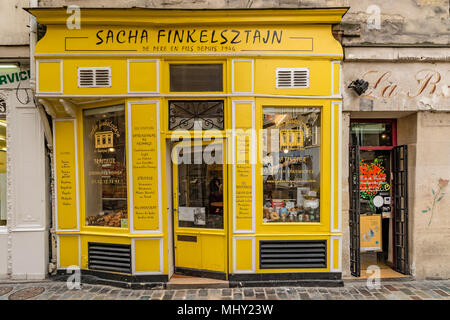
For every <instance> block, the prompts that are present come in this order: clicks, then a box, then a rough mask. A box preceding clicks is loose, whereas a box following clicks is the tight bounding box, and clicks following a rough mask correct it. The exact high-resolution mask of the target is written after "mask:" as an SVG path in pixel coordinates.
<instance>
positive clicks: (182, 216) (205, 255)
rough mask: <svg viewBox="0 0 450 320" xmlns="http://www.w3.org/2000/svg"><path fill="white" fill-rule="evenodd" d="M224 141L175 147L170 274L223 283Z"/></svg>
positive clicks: (225, 215) (224, 248)
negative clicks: (172, 272)
mask: <svg viewBox="0 0 450 320" xmlns="http://www.w3.org/2000/svg"><path fill="white" fill-rule="evenodd" d="M224 150H225V140H223V139H216V140H215V141H213V142H205V141H200V140H199V141H197V140H190V141H188V142H185V141H183V142H180V143H177V144H176V145H175V146H174V149H173V152H172V163H173V167H172V170H173V203H174V246H175V248H174V249H175V250H174V251H175V273H177V274H184V275H189V276H196V277H207V278H215V279H222V280H225V279H226V275H227V258H228V255H227V251H228V248H227V201H226V200H227V196H226V195H227V192H226V190H227V181H226V177H227V172H226V165H224V159H226V158H225V151H224Z"/></svg>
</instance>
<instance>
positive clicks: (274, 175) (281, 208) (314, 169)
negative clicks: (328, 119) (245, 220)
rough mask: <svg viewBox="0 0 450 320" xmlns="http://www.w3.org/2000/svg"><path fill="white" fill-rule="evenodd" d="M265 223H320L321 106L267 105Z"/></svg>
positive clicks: (265, 126)
mask: <svg viewBox="0 0 450 320" xmlns="http://www.w3.org/2000/svg"><path fill="white" fill-rule="evenodd" d="M263 222H264V223H281V222H285V223H289V222H290V223H294V222H320V109H318V108H296V107H276V108H263Z"/></svg>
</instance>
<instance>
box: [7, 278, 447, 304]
mask: <svg viewBox="0 0 450 320" xmlns="http://www.w3.org/2000/svg"><path fill="white" fill-rule="evenodd" d="M27 290H28V291H27ZM31 291H32V292H31ZM24 292H25V293H27V292H30V294H29V297H28V296H27V295H25V294H22V295H20V294H21V293H24ZM32 293H38V294H37V295H36V296H33V294H32ZM18 296H19V297H21V298H24V299H29V300H450V281H449V280H426V281H425V280H424V281H407V282H406V281H405V282H402V281H391V282H386V281H383V282H382V283H381V285H380V286H379V287H375V288H372V287H371V288H369V287H367V286H366V283H365V282H351V281H349V282H344V287H339V288H335V287H334V288H325V287H314V288H311V287H267V288H263V287H257V288H223V289H218V288H209V289H208V288H203V289H179V290H161V289H155V290H132V289H121V288H117V287H112V286H106V285H88V284H86V285H85V284H82V285H81V289H73V290H69V289H68V288H67V286H66V284H65V283H55V282H53V281H47V282H40V283H2V282H0V300H11V299H15V298H17V297H18Z"/></svg>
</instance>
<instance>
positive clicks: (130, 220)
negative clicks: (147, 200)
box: [127, 100, 162, 234]
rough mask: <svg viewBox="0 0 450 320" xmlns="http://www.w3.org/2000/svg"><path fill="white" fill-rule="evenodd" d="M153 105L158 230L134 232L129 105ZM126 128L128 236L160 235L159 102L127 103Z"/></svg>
mask: <svg viewBox="0 0 450 320" xmlns="http://www.w3.org/2000/svg"><path fill="white" fill-rule="evenodd" d="M133 104H137V105H139V104H155V105H156V154H157V156H158V165H157V168H158V229H157V230H135V229H134V205H133V144H132V126H131V105H133ZM127 128H128V132H127V133H128V138H127V140H128V141H127V142H128V146H127V149H128V163H127V166H128V206H129V208H128V217H129V218H128V223H129V229H130V234H149V233H150V234H154V233H158V234H160V233H162V183H161V154H160V152H161V134H160V132H161V128H160V102H159V101H158V100H143V101H128V103H127Z"/></svg>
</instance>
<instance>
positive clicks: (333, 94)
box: [330, 60, 342, 97]
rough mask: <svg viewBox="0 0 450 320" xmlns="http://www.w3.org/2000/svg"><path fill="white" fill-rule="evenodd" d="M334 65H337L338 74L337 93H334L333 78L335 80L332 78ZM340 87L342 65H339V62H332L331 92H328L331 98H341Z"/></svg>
mask: <svg viewBox="0 0 450 320" xmlns="http://www.w3.org/2000/svg"><path fill="white" fill-rule="evenodd" d="M335 64H339V74H338V75H337V76H338V77H339V78H338V79H339V86H338V92H334V80H335V79H334V78H335V76H334V65H335ZM341 85H342V63H341V60H333V61H331V90H330V93H331V96H333V97H340V96H341V92H342V88H341Z"/></svg>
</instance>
